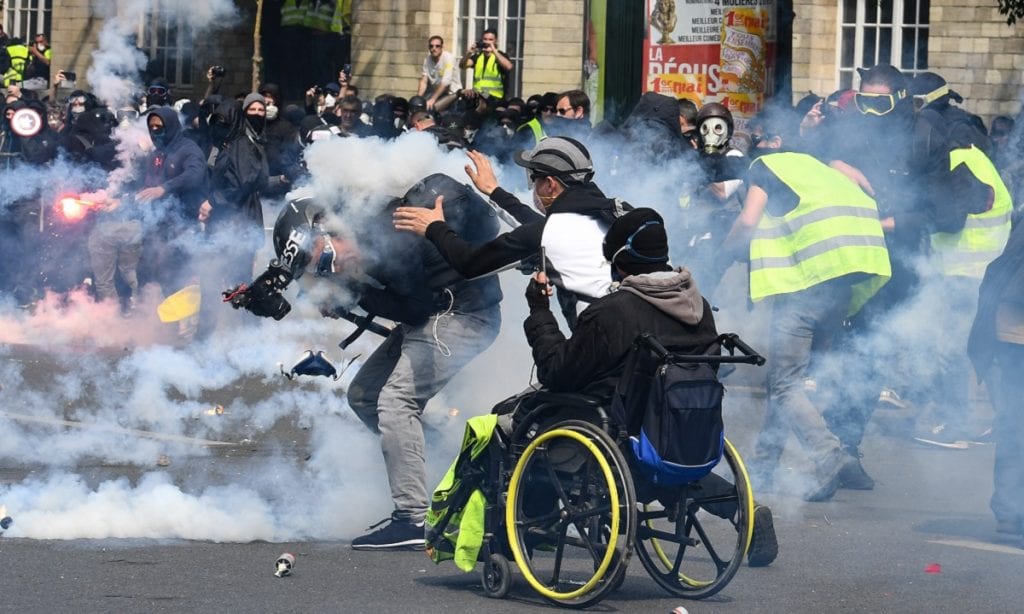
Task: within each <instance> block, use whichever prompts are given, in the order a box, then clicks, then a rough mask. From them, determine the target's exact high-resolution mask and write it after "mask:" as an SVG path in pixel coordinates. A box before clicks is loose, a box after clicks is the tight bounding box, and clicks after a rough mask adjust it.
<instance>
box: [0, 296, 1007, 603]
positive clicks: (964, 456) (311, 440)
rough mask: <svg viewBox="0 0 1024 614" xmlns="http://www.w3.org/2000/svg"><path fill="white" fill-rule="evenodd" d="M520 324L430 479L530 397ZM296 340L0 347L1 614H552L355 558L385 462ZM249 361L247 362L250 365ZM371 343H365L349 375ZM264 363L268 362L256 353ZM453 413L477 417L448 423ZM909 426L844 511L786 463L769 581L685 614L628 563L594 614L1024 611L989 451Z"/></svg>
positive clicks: (753, 422) (738, 431) (753, 412)
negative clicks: (489, 412) (477, 432)
mask: <svg viewBox="0 0 1024 614" xmlns="http://www.w3.org/2000/svg"><path fill="white" fill-rule="evenodd" d="M516 281H517V286H516V287H518V286H520V285H521V283H519V281H520V280H516ZM510 304H512V303H510ZM505 316H506V317H505V320H506V324H507V325H506V326H504V327H503V330H502V333H501V336H500V337H499V341H498V342H497V343H496V344H495V346H493V347H492V348H491V349H490V350H488V352H487V353H485V354H484V355H482V356H481V357H479V358H478V359H477V360H476V361H474V363H472V364H471V365H470V366H469V367H468V368H467V369H466V370H465V371H464V373H463V374H460V376H459V378H458V379H457V380H456V381H453V383H452V386H451V388H453V389H454V390H455V391H456V392H451V391H446V393H445V397H446V398H445V399H443V400H439V401H438V402H437V403H435V404H434V405H433V406H431V407H430V408H428V412H427V416H426V417H427V423H428V426H429V429H428V444H429V445H428V450H429V451H430V456H429V457H428V464H429V467H430V472H431V480H432V481H436V479H437V478H438V477H439V476H440V475H441V474H442V473H443V472H444V469H445V468H446V467H447V465H448V463H449V462H450V460H451V458H452V457H453V455H452V453H451V450H452V449H454V447H455V446H457V444H458V441H459V439H460V438H461V429H462V419H463V417H464V416H466V415H472V414H473V413H482V412H484V411H486V408H487V407H489V406H490V405H492V404H493V403H494V402H495V401H496V400H497V399H500V398H503V396H506V395H508V394H511V393H512V392H515V391H517V390H520V389H522V388H523V387H524V386H525V383H526V382H525V379H526V377H528V371H529V365H530V363H531V361H530V358H529V354H528V351H527V349H526V348H525V344H524V343H522V339H521V332H520V330H519V327H518V326H517V325H516V321H517V319H518V316H517V315H516V314H508V313H506V314H505ZM290 325H291V324H289V320H286V321H284V322H282V323H281V324H280V325H276V326H272V327H267V328H262V329H259V330H256V331H253V330H246V331H243V332H244V335H237V336H235V337H233V338H232V339H231V343H229V344H225V346H224V347H216V348H213V349H212V350H210V351H206V352H205V353H202V352H195V351H193V352H191V353H173V352H170V351H162V350H154V351H150V352H143V351H139V352H136V353H135V354H132V353H131V352H128V351H126V350H124V349H123V348H117V347H114V348H108V349H105V350H102V351H99V350H96V349H83V348H81V347H79V348H77V349H74V350H62V351H59V352H55V351H52V350H46V351H41V350H37V349H33V348H31V347H26V346H6V347H4V348H2V349H0V505H4V504H7V505H8V506H9V510H8V513H10V514H11V516H12V517H13V518H14V525H13V526H12V527H11V529H10V530H8V531H7V532H6V534H4V535H3V536H2V537H0V611H3V612H28V613H33V612H40V613H52V612H70V611H74V612H75V613H76V614H89V613H93V612H97V613H98V612H192V611H197V610H204V611H212V612H438V611H449V612H495V613H500V612H524V611H527V612H529V611H539V610H542V609H543V610H549V609H551V607H552V606H549V605H548V604H546V603H545V602H543V601H542V600H541V599H539V598H538V597H537V596H536V595H534V594H533V593H532V592H531V590H530V589H529V588H528V586H527V585H526V583H525V582H524V581H523V580H522V578H521V577H519V578H517V581H516V582H515V583H514V586H513V589H512V593H511V595H510V596H509V598H507V599H505V600H502V601H495V600H490V599H487V598H486V597H484V596H483V594H482V590H481V586H480V577H479V574H478V573H471V574H463V573H461V572H460V571H458V570H457V569H456V568H455V567H454V565H452V564H450V563H446V564H442V565H439V566H435V565H434V564H433V563H432V562H430V561H429V560H428V559H427V558H426V557H425V556H424V555H423V553H415V552H393V553H384V552H382V553H366V552H355V551H353V550H351V548H350V547H349V545H348V542H349V540H350V539H351V538H352V537H353V536H354V535H357V534H359V532H361V531H362V529H363V528H364V527H366V526H367V525H368V524H370V523H372V522H374V521H376V520H377V519H379V518H380V517H381V516H383V515H385V514H386V513H387V511H386V510H387V509H388V508H387V505H388V497H387V489H386V485H385V484H384V481H383V471H382V468H381V462H380V460H379V449H378V448H376V442H375V440H374V439H373V437H372V436H370V435H369V434H367V433H366V431H365V429H364V428H362V426H361V425H360V424H358V422H356V421H355V420H354V419H353V418H352V416H351V415H349V412H347V410H343V409H338V407H342V408H343V406H342V405H340V402H339V400H338V394H337V393H338V392H339V391H340V390H342V389H343V386H344V380H342V382H338V383H337V384H334V383H330V382H325V381H323V378H317V381H315V382H310V381H308V380H307V381H305V382H302V383H294V382H288V381H287V380H285V379H284V378H282V377H280V375H277V374H276V373H275V372H276V367H273V361H274V360H278V359H280V357H282V356H292V357H294V356H295V355H297V353H298V352H297V351H296V350H295V347H294V346H293V345H289V344H290V343H291V341H290V340H291V339H292V338H293V337H295V336H296V335H297V334H298V333H299V332H306V331H308V330H309V329H310V327H311V326H314V324H311V323H301V322H296V323H295V324H294V326H295V328H292V329H287V328H286V327H287V326H290ZM723 328H724V329H728V323H726V325H724V326H723ZM282 329H283V330H282ZM314 333H315V334H321V333H322V331H320V332H317V331H314ZM314 333H310V334H314ZM330 334H331V335H332V336H337V337H338V338H342V337H344V336H345V331H344V330H341V331H334V330H332V331H330ZM277 335H280V337H277ZM243 339H248V340H249V341H251V342H252V345H248V346H244V347H239V346H240V345H241V344H242V340H243ZM748 341H751V340H750V339H748ZM296 343H297V342H296ZM375 343H376V339H372V338H366V339H363V340H361V341H360V342H359V343H357V344H356V346H354V347H353V348H352V354H353V355H354V354H355V353H359V352H362V353H365V352H367V351H369V350H372V348H373V345H374V344H375ZM264 346H267V347H271V348H276V349H275V350H274V351H268V352H266V354H267V355H263V354H261V353H260V352H259V348H262V347H264ZM755 346H756V343H755ZM299 347H317V346H315V345H314V346H299ZM319 347H324V346H323V344H322V343H321V344H320V345H319ZM282 348H283V349H282ZM275 352H276V353H275ZM334 358H337V356H336V355H335V356H334ZM153 365H156V368H154V367H153ZM510 374H511V375H510ZM726 384H727V386H729V387H730V392H729V394H728V395H727V397H726V424H727V432H728V435H729V437H730V438H731V439H732V441H733V442H734V443H735V444H736V446H737V448H738V449H739V450H740V452H741V453H743V452H744V451H745V450H749V449H750V444H751V441H752V438H753V435H754V432H755V430H756V429H757V428H758V427H759V426H760V424H761V421H762V409H761V405H762V399H761V398H760V397H759V394H758V392H759V388H758V372H757V371H750V370H747V371H741V372H737V373H735V374H733V375H731V376H730V377H729V378H728V379H727V380H726ZM335 388H337V389H335ZM216 405H222V406H223V407H224V409H225V413H224V414H223V415H218V414H216V413H215V412H213V408H215V407H216ZM450 407H460V408H462V412H461V413H460V414H459V415H457V416H455V417H448V416H447V411H446V410H447V409H448V408H450ZM978 417H979V420H980V421H981V422H984V420H985V419H986V412H985V411H984V410H982V411H981V412H979V414H978ZM906 418H907V416H906V415H905V412H903V413H900V412H893V411H884V412H880V413H878V414H877V415H876V420H875V422H874V423H873V428H872V430H871V432H870V433H869V436H868V438H867V440H866V441H865V445H864V447H863V452H864V454H865V458H864V465H865V466H866V468H867V469H868V471H869V472H870V473H871V474H872V475H873V476H874V477H875V478H876V480H877V482H878V484H877V487H876V488H875V490H873V491H870V492H859V491H840V492H839V493H838V494H837V496H836V497H835V499H834V500H833V501H831V502H828V503H813V504H810V503H804V502H802V501H801V499H800V498H799V496H798V494H797V493H796V492H794V491H792V490H785V486H786V484H788V483H789V481H790V480H789V478H793V477H794V476H796V475H797V474H799V470H798V468H799V467H800V464H801V458H800V456H799V454H796V453H793V452H792V449H794V448H797V446H795V445H794V444H795V442H791V445H790V451H787V454H786V456H785V457H784V459H783V461H784V466H785V467H784V469H783V470H782V472H781V473H780V474H779V475H778V476H777V482H778V483H780V484H782V485H783V486H782V488H783V490H782V491H781V492H776V493H759V494H758V499H759V501H761V502H763V503H767V504H769V505H770V506H771V507H772V509H773V510H774V512H775V526H776V528H777V531H778V535H779V541H780V554H779V558H778V560H777V561H776V562H775V563H774V564H773V565H771V566H770V567H768V568H764V569H750V568H746V567H745V568H743V569H741V570H740V572H739V573H738V574H737V576H736V577H735V578H734V580H733V581H732V583H731V584H729V585H728V586H727V587H726V588H725V589H724V590H723V591H722V592H721V593H719V594H718V595H716V596H714V597H712V598H710V599H708V600H705V601H700V602H692V601H691V602H686V601H684V600H682V599H678V598H674V597H670V596H667V595H666V594H665V593H663V592H662V591H661V589H659V588H658V587H657V585H656V584H655V583H654V582H653V581H652V580H650V579H649V578H648V577H647V576H646V574H645V571H644V570H643V567H642V566H641V565H640V564H639V561H637V560H636V559H635V558H634V560H633V564H632V565H631V566H630V568H629V571H628V576H627V578H626V580H625V582H624V584H623V586H622V588H621V589H620V590H619V591H618V592H616V593H614V594H613V595H612V596H610V597H609V598H608V599H606V600H605V601H603V602H602V603H601V604H599V605H598V606H595V607H594V608H593V610H594V611H599V612H603V611H618V612H662V613H664V612H669V611H671V610H672V609H673V608H676V607H677V606H680V605H682V606H684V607H686V608H687V609H688V610H689V612H694V613H699V612H809V613H820V612H915V613H916V612H957V613H959V612H965V611H966V612H1018V611H1020V598H1019V595H1020V590H1021V589H1020V587H1019V584H1020V579H1021V578H1024V548H1022V547H1021V546H1022V544H1021V543H1019V541H1009V540H1003V539H1000V538H999V537H997V536H996V534H995V532H994V527H995V522H994V520H993V518H992V516H991V513H990V511H989V509H988V499H989V497H990V496H991V492H992V478H991V475H992V460H993V449H992V447H991V446H984V445H978V446H972V447H970V448H969V449H967V450H962V451H956V450H943V449H936V448H925V447H922V446H920V445H918V444H915V443H913V442H911V441H910V440H909V438H908V437H907V436H906V433H905V431H904V429H903V427H904V426H905V425H906ZM221 444H223V445H221ZM161 457H164V458H161ZM160 461H163V462H160ZM5 494H6V495H7V500H4V498H5ZM12 501H14V502H17V504H18V506H20V507H19V508H16V507H15V506H14V504H13V503H12ZM117 535H124V536H125V537H124V538H115V537H112V536H117ZM48 536H63V537H66V538H63V539H50V538H49V537H48ZM87 536H99V537H98V538H94V539H85V538H83V537H87ZM285 551H287V552H292V553H294V554H295V555H296V556H297V563H296V566H295V570H294V573H293V574H292V575H291V576H289V577H286V578H276V577H274V575H273V571H274V562H275V560H276V559H277V557H278V555H279V554H280V553H282V552H285Z"/></svg>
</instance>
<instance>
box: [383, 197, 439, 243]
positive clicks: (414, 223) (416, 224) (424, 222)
mask: <svg viewBox="0 0 1024 614" xmlns="http://www.w3.org/2000/svg"><path fill="white" fill-rule="evenodd" d="M443 203H444V196H438V197H437V199H436V200H434V207H433V208H430V209H428V208H426V207H399V208H397V209H395V213H394V214H393V215H392V221H393V222H394V225H395V230H404V231H406V232H413V233H416V234H418V235H420V236H421V237H422V236H423V235H425V234H427V227H428V226H430V225H431V224H433V223H434V222H443V221H444V209H443V208H442V207H441V205H442V204H443Z"/></svg>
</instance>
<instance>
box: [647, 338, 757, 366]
mask: <svg viewBox="0 0 1024 614" xmlns="http://www.w3.org/2000/svg"><path fill="white" fill-rule="evenodd" d="M637 342H638V343H639V344H640V345H641V346H643V347H645V348H647V349H648V350H650V351H651V352H653V353H654V355H655V356H657V358H658V360H672V361H673V362H677V363H694V362H704V363H708V364H723V363H742V364H751V365H757V366H761V365H763V364H764V363H765V359H764V356H761V355H760V354H758V353H757V352H756V351H754V349H753V348H752V347H750V346H749V345H747V344H746V343H745V342H744V341H743V340H742V339H740V338H739V335H737V334H736V333H725V334H722V335H719V336H718V338H717V339H715V343H714V344H713V345H719V346H721V347H722V348H724V349H725V350H726V352H728V353H727V354H676V353H674V352H671V351H669V350H668V349H667V348H666V347H665V346H664V345H662V344H661V342H660V341H658V340H657V339H656V338H655V337H654V335H652V334H650V333H644V334H642V335H640V337H639V338H638V339H637ZM737 352H739V354H737Z"/></svg>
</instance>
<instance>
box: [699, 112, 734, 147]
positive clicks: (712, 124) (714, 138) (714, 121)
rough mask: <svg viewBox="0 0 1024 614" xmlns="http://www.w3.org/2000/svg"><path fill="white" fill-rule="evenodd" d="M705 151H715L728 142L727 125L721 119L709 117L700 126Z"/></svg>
mask: <svg viewBox="0 0 1024 614" xmlns="http://www.w3.org/2000/svg"><path fill="white" fill-rule="evenodd" d="M700 136H701V139H703V141H704V149H705V151H717V150H719V149H722V148H724V147H725V145H726V143H727V142H728V141H729V124H728V123H726V121H725V120H724V119H722V118H721V117H710V118H708V119H706V120H704V123H702V124H701V125H700Z"/></svg>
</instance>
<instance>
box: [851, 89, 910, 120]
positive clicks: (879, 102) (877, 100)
mask: <svg viewBox="0 0 1024 614" xmlns="http://www.w3.org/2000/svg"><path fill="white" fill-rule="evenodd" d="M905 97H906V94H904V93H903V92H900V93H898V94H870V93H865V92H857V94H856V95H854V97H853V101H854V103H855V104H856V105H857V110H859V111H860V112H861V113H862V114H864V115H886V114H888V113H891V112H892V111H893V110H894V109H896V102H897V101H899V100H902V99H903V98H905Z"/></svg>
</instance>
